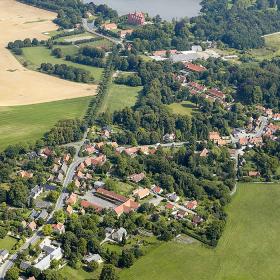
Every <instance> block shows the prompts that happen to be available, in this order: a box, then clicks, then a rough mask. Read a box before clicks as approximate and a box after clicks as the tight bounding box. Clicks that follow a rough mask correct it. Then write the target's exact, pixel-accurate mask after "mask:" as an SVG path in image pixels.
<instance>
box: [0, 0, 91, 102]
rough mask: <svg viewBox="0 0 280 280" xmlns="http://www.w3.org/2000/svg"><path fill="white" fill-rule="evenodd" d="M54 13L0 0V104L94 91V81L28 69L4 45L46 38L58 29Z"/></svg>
mask: <svg viewBox="0 0 280 280" xmlns="http://www.w3.org/2000/svg"><path fill="white" fill-rule="evenodd" d="M55 16H56V15H55V14H54V13H51V12H48V11H44V10H41V9H37V8H34V7H30V6H27V5H24V4H21V3H18V2H16V1H15V0H0V30H1V32H0V106H13V105H26V104H35V103H42V102H49V101H56V100H62V99H68V98H75V97H82V96H88V95H92V94H93V93H94V92H95V90H96V86H95V85H86V84H78V83H73V82H68V81H65V80H61V79H58V78H55V77H51V76H48V75H45V74H41V73H38V72H34V71H30V70H27V69H25V68H24V67H23V66H22V65H21V64H20V63H19V62H18V61H17V60H16V59H15V58H14V56H13V55H12V54H11V53H10V52H9V51H8V50H7V49H6V48H5V47H6V45H7V43H8V42H9V41H14V40H16V39H25V38H38V39H46V38H47V37H46V36H45V35H43V34H42V33H43V32H46V31H51V30H55V29H57V27H56V26H55V24H53V23H52V20H53V19H54V18H55Z"/></svg>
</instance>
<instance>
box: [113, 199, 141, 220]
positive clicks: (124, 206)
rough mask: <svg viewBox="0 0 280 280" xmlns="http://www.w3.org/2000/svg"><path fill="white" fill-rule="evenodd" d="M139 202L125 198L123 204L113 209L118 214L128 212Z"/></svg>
mask: <svg viewBox="0 0 280 280" xmlns="http://www.w3.org/2000/svg"><path fill="white" fill-rule="evenodd" d="M139 206H140V204H139V203H138V202H136V201H134V200H132V199H129V200H127V201H126V202H124V203H123V204H121V205H119V206H117V207H116V208H115V209H114V211H115V212H116V214H117V215H118V216H119V215H121V214H123V213H129V212H131V211H134V210H136V209H137V208H139Z"/></svg>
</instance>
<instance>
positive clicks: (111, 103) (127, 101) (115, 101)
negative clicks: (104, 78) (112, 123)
mask: <svg viewBox="0 0 280 280" xmlns="http://www.w3.org/2000/svg"><path fill="white" fill-rule="evenodd" d="M141 90H142V87H129V86H125V85H117V84H112V85H111V87H110V89H109V93H108V94H107V96H106V98H105V100H104V102H103V105H102V107H101V108H100V112H105V111H109V112H111V113H112V112H114V111H117V110H121V109H124V108H125V107H132V106H133V105H135V103H136V100H137V97H138V95H139V93H140V92H141Z"/></svg>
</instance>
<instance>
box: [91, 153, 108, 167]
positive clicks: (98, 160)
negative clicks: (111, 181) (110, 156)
mask: <svg viewBox="0 0 280 280" xmlns="http://www.w3.org/2000/svg"><path fill="white" fill-rule="evenodd" d="M105 162H106V156H105V155H100V156H98V157H96V158H92V159H91V163H92V164H93V165H95V166H96V165H103V164H104V163H105Z"/></svg>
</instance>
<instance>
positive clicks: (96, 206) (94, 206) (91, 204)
mask: <svg viewBox="0 0 280 280" xmlns="http://www.w3.org/2000/svg"><path fill="white" fill-rule="evenodd" d="M81 206H82V207H83V208H89V207H92V208H94V209H95V210H96V211H97V212H100V211H101V210H102V209H103V208H102V207H101V206H99V205H96V204H94V203H91V202H89V201H87V200H82V201H81Z"/></svg>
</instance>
